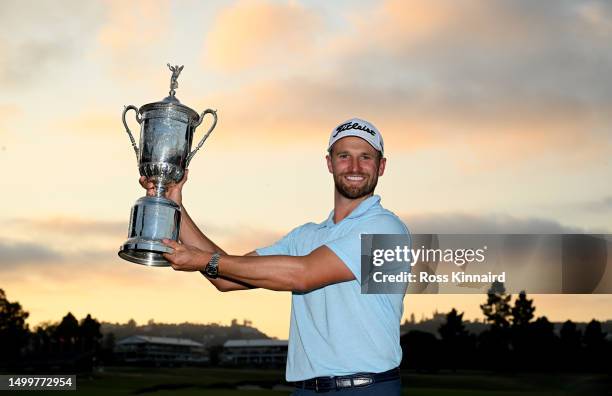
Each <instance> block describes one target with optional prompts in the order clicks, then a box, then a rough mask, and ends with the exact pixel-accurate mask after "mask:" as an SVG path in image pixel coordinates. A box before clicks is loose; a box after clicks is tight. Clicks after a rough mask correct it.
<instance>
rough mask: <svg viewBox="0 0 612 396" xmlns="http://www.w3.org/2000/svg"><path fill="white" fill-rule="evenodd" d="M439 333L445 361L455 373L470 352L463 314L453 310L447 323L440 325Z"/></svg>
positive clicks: (447, 316) (448, 316)
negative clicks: (458, 364) (459, 363)
mask: <svg viewBox="0 0 612 396" xmlns="http://www.w3.org/2000/svg"><path fill="white" fill-rule="evenodd" d="M438 333H440V337H442V351H443V353H444V354H445V355H446V359H444V361H446V362H448V364H450V365H451V368H452V369H453V371H455V370H456V369H457V363H458V362H459V361H462V362H465V360H466V358H467V357H468V356H467V355H468V354H469V350H470V337H469V334H468V332H467V330H466V329H465V326H464V325H463V312H462V313H458V312H457V310H456V309H455V308H453V309H452V310H451V311H450V312H449V313H448V314H446V322H445V323H443V324H442V325H440V328H439V329H438Z"/></svg>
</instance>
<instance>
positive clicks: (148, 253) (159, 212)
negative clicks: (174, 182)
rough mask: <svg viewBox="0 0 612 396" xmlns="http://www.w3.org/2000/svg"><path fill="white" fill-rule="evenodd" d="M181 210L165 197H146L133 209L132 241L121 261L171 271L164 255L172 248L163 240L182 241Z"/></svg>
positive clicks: (121, 251) (124, 248)
mask: <svg viewBox="0 0 612 396" xmlns="http://www.w3.org/2000/svg"><path fill="white" fill-rule="evenodd" d="M180 227H181V209H180V207H179V206H178V205H177V204H176V203H174V202H172V201H171V200H169V199H166V198H163V197H142V198H140V199H138V200H137V201H136V204H134V206H133V207H132V212H131V215H130V227H129V231H128V240H127V241H125V242H124V243H123V245H122V246H121V247H120V248H119V253H118V254H119V257H121V258H122V259H124V260H127V261H130V262H132V263H136V264H142V265H147V266H150V267H169V266H170V263H169V262H168V261H167V260H166V259H165V258H164V256H163V253H172V248H170V247H169V246H166V245H164V244H163V243H162V240H163V239H171V240H173V241H178V237H179V230H180Z"/></svg>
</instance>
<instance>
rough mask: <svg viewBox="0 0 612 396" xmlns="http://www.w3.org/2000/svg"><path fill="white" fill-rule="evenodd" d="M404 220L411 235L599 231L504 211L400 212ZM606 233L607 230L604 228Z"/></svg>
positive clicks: (579, 232) (577, 232)
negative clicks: (484, 212)
mask: <svg viewBox="0 0 612 396" xmlns="http://www.w3.org/2000/svg"><path fill="white" fill-rule="evenodd" d="M402 219H403V221H404V223H405V224H406V225H407V226H408V228H409V229H410V231H411V232H412V233H415V234H583V233H590V232H601V230H587V229H584V228H581V227H575V226H567V225H562V224H560V223H559V222H557V221H555V220H551V219H544V218H518V217H514V216H510V215H505V214H490V215H474V214H467V213H442V214H423V215H404V216H402ZM604 232H610V230H607V231H604Z"/></svg>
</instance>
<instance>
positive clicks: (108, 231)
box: [2, 216, 127, 236]
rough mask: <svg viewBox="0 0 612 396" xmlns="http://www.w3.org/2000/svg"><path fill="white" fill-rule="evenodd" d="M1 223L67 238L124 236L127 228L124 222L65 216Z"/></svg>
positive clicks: (9, 220)
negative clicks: (66, 236)
mask: <svg viewBox="0 0 612 396" xmlns="http://www.w3.org/2000/svg"><path fill="white" fill-rule="evenodd" d="M2 223H4V224H6V225H7V226H10V227H11V228H14V227H16V228H20V229H22V230H25V231H27V232H30V233H31V232H32V231H41V232H52V233H58V234H63V235H68V236H79V235H83V234H94V235H106V236H116V235H117V234H124V233H125V232H126V228H127V224H126V223H127V220H126V222H118V221H104V220H93V219H84V218H72V217H66V216H63V217H62V216H55V217H47V218H34V219H32V218H13V219H8V220H5V221H3V222H2Z"/></svg>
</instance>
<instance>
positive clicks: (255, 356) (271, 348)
mask: <svg viewBox="0 0 612 396" xmlns="http://www.w3.org/2000/svg"><path fill="white" fill-rule="evenodd" d="M287 346H288V342H287V340H227V341H226V342H225V343H224V344H223V352H222V354H221V364H222V365H224V366H257V367H262V366H263V367H284V366H285V364H286V362H287Z"/></svg>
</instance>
